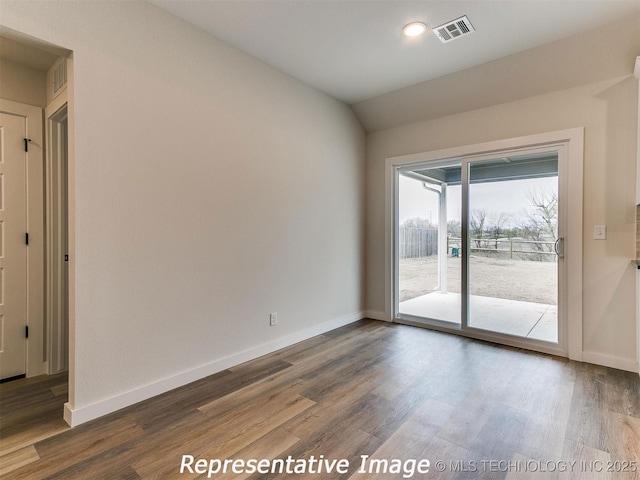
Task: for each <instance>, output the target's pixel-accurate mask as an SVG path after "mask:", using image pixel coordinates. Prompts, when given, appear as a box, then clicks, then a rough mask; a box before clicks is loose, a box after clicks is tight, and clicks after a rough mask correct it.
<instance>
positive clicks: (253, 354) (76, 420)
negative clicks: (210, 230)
mask: <svg viewBox="0 0 640 480" xmlns="http://www.w3.org/2000/svg"><path fill="white" fill-rule="evenodd" d="M364 317H365V315H364V312H357V313H353V314H351V315H346V316H344V317H339V318H335V319H333V320H329V321H327V322H324V323H321V324H319V325H316V326H314V327H311V328H307V329H305V330H302V331H300V332H296V333H292V334H291V335H287V336H286V337H282V338H278V339H276V340H272V341H269V342H266V343H263V344H261V345H257V346H255V347H252V348H248V349H246V350H243V351H241V352H238V353H234V354H232V355H229V356H226V357H223V358H219V359H218V360H214V361H213V362H211V363H208V364H206V365H202V366H200V367H196V368H194V369H191V370H187V371H185V372H182V373H178V374H176V375H173V376H171V377H167V378H164V379H162V380H158V381H156V382H154V383H150V384H148V385H145V386H143V387H140V388H136V389H135V390H130V391H128V392H124V393H121V394H118V395H115V396H113V397H110V398H106V399H104V400H102V401H99V402H96V403H93V404H91V405H87V406H86V407H81V408H76V409H72V408H71V407H70V404H69V403H65V405H64V419H65V421H66V422H67V423H68V424H69V425H71V426H72V427H75V426H78V425H80V424H82V423H85V422H88V421H90V420H93V419H95V418H98V417H101V416H103V415H106V414H108V413H111V412H115V411H116V410H120V409H121V408H125V407H128V406H129V405H133V404H134V403H138V402H141V401H143V400H146V399H148V398H151V397H155V396H156V395H160V394H162V393H165V392H168V391H169V390H173V389H174V388H178V387H181V386H183V385H186V384H188V383H191V382H195V381H196V380H200V379H201V378H204V377H207V376H209V375H213V374H214V373H217V372H220V371H222V370H225V369H227V368H231V367H234V366H236V365H240V364H241V363H244V362H248V361H249V360H253V359H255V358H258V357H261V356H263V355H267V354H269V353H272V352H275V351H276V350H280V349H282V348H285V347H288V346H290V345H293V344H295V343H298V342H302V341H304V340H308V339H309V338H312V337H315V336H317V335H321V334H323V333H326V332H329V331H331V330H334V329H336V328H340V327H343V326H345V325H349V324H350V323H353V322H357V321H358V320H362V319H363V318H364Z"/></svg>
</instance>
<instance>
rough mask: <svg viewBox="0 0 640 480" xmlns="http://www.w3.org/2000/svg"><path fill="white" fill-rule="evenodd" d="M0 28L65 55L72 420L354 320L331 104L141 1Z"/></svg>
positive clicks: (354, 215)
mask: <svg viewBox="0 0 640 480" xmlns="http://www.w3.org/2000/svg"><path fill="white" fill-rule="evenodd" d="M2 22H3V24H4V25H5V26H6V27H8V28H11V29H13V30H16V31H19V32H23V33H26V34H28V35H31V36H34V37H36V38H40V39H43V40H46V41H48V42H51V43H54V44H57V45H60V46H62V47H65V48H68V49H71V50H73V67H74V72H75V73H74V78H73V85H72V89H73V102H74V103H73V108H72V114H73V119H72V124H73V125H72V128H73V129H74V131H73V140H72V141H73V145H72V147H73V149H74V159H75V160H74V161H75V172H74V180H73V183H72V187H73V191H74V194H75V217H74V219H73V221H74V224H75V246H76V248H75V251H74V252H72V254H74V257H73V261H74V262H73V264H72V267H74V268H75V281H74V283H73V285H72V288H73V292H72V294H74V295H75V308H74V310H73V312H72V315H73V316H74V317H75V321H74V322H73V325H72V327H71V328H72V331H73V332H74V334H73V338H72V343H71V348H72V354H71V357H72V358H71V361H72V369H71V379H72V383H73V385H74V388H75V389H74V390H72V399H71V404H70V406H69V407H70V409H69V411H70V412H71V413H72V417H74V418H72V421H73V422H74V423H77V422H81V421H84V420H86V419H88V418H92V417H94V416H96V415H100V414H102V413H106V412H108V411H110V410H113V409H115V408H119V407H121V406H123V405H126V404H129V403H132V402H135V401H138V400H140V399H142V398H145V397H148V396H150V395H153V394H157V393H159V392H161V391H163V390H166V389H168V388H171V387H174V386H176V385H179V384H182V383H185V382H186V381H189V380H194V379H196V378H198V377H201V376H203V375H206V374H208V373H211V372H213V371H217V370H220V369H221V368H226V367H228V366H231V365H233V364H235V363H238V362H240V361H243V360H246V359H248V358H251V357H252V356H255V355H259V354H261V353H265V352H266V351H269V350H273V349H276V348H278V347H282V346H284V345H286V344H289V343H291V342H295V341H297V340H300V339H301V338H304V337H306V336H309V335H312V334H314V333H319V332H321V331H323V330H327V329H329V328H333V327H335V326H337V325H340V324H342V323H345V322H349V321H353V320H355V319H357V318H360V317H361V311H362V308H363V247H364V240H363V225H364V223H363V211H364V203H363V202H364V175H363V166H364V146H365V137H364V132H363V130H362V128H361V127H360V125H359V123H358V121H357V120H356V118H355V117H354V115H353V113H352V111H351V110H350V109H349V108H348V107H347V106H345V105H344V104H342V103H340V102H337V101H335V100H333V99H331V98H330V97H328V96H326V95H324V94H322V93H320V92H318V91H317V90H314V89H313V88H310V87H308V86H306V85H304V84H302V83H300V82H298V81H296V80H294V79H292V78H291V77H288V76H286V75H284V74H282V73H280V72H278V71H276V70H274V69H272V68H270V67H268V66H266V65H265V64H263V63H261V62H259V61H257V60H256V59H254V58H253V57H251V56H249V55H246V54H244V53H242V52H240V51H239V50H237V49H235V48H233V47H231V46H230V45H228V44H226V43H224V42H222V41H219V40H217V39H215V38H213V37H211V36H209V35H207V34H205V33H204V32H202V31H200V30H198V29H196V28H194V27H192V26H189V25H187V24H186V23H183V22H181V21H179V20H177V19H176V18H174V17H172V16H170V15H169V14H167V13H165V12H163V11H162V10H160V9H158V8H156V7H154V6H152V5H150V4H147V3H145V2H118V3H112V2H100V1H95V2H18V3H8V2H7V3H3V5H2ZM270 312H278V320H279V325H278V326H277V327H269V313H270Z"/></svg>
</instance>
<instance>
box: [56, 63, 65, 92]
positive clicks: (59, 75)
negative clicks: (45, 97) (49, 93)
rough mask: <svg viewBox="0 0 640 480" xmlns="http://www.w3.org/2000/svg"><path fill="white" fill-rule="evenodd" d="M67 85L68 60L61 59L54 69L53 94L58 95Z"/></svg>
mask: <svg viewBox="0 0 640 480" xmlns="http://www.w3.org/2000/svg"><path fill="white" fill-rule="evenodd" d="M66 84H67V59H66V58H61V59H60V60H59V61H58V64H57V65H56V66H55V67H54V69H53V94H54V95H57V94H58V92H60V90H62V88H63V87H64V86H65V85H66Z"/></svg>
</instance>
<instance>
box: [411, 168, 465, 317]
mask: <svg viewBox="0 0 640 480" xmlns="http://www.w3.org/2000/svg"><path fill="white" fill-rule="evenodd" d="M460 175H461V169H460V163H459V162H458V163H457V164H455V163H454V164H450V165H445V166H440V167H431V168H421V169H414V170H405V171H402V172H401V173H400V177H399V183H398V188H399V190H398V191H399V197H398V200H399V203H398V214H399V216H398V221H399V224H398V270H399V272H398V273H399V277H398V288H399V292H398V296H399V297H398V300H399V304H398V312H399V313H400V314H403V315H407V316H414V317H428V318H430V319H432V320H434V321H441V322H446V323H454V324H457V325H460V309H461V305H462V299H461V292H462V289H461V285H462V277H461V272H462V269H461V256H460V252H461V247H462V231H461V229H460V228H461V223H460V220H461V216H460V215H461V208H460V207H461V203H460V201H461V188H460Z"/></svg>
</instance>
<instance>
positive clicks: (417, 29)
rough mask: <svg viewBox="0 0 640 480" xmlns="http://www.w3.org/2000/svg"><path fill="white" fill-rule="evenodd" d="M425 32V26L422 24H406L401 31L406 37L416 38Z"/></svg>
mask: <svg viewBox="0 0 640 480" xmlns="http://www.w3.org/2000/svg"><path fill="white" fill-rule="evenodd" d="M426 31H427V26H426V25H425V24H424V23H422V22H412V23H408V24H407V25H405V26H404V28H403V29H402V33H404V34H405V35H406V36H407V37H418V36H420V35H422V34H423V33H424V32H426Z"/></svg>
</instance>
